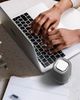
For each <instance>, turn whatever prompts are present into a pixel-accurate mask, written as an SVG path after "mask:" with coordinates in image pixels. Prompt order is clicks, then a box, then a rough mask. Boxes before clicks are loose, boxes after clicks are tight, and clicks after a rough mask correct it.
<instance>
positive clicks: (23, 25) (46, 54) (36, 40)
mask: <svg viewBox="0 0 80 100" xmlns="http://www.w3.org/2000/svg"><path fill="white" fill-rule="evenodd" d="M13 20H14V22H15V23H16V24H17V25H18V26H19V28H20V29H21V30H22V31H23V32H24V33H25V34H26V36H27V37H28V38H29V39H30V41H31V42H32V43H33V44H34V48H35V51H36V54H37V58H38V60H39V61H40V62H41V64H42V65H43V66H44V67H47V66H49V65H50V64H52V63H53V62H54V61H55V60H56V59H58V58H60V57H64V56H65V54H64V53H63V52H62V51H59V52H57V53H55V54H53V53H52V50H51V49H47V48H46V46H45V44H44V43H43V41H42V37H41V35H39V34H38V35H37V34H33V33H32V30H31V23H32V22H33V19H32V18H31V17H30V15H29V14H28V13H24V14H22V15H20V16H18V17H16V18H14V19H13Z"/></svg>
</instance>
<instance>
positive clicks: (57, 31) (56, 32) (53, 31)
mask: <svg viewBox="0 0 80 100" xmlns="http://www.w3.org/2000/svg"><path fill="white" fill-rule="evenodd" d="M58 33H59V29H55V28H53V30H52V31H51V32H48V35H55V34H58Z"/></svg>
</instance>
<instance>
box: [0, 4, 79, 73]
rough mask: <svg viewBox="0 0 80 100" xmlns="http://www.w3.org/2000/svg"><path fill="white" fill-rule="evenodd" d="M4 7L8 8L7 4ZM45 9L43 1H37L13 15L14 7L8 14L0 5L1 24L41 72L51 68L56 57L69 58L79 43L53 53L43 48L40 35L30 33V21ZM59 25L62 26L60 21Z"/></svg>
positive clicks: (77, 51)
mask: <svg viewBox="0 0 80 100" xmlns="http://www.w3.org/2000/svg"><path fill="white" fill-rule="evenodd" d="M12 6H14V5H12ZM6 7H7V8H8V6H6ZM47 9H48V7H47V6H46V5H45V4H44V3H39V4H37V5H35V6H33V7H31V8H29V9H26V10H23V11H20V10H19V12H20V13H18V14H15V15H14V12H16V11H15V9H14V10H13V11H11V10H10V12H9V13H11V16H9V13H8V12H7V11H6V9H5V7H4V6H1V7H0V19H1V23H2V25H3V26H4V27H5V28H6V30H7V31H9V32H8V33H9V34H10V35H11V37H12V38H13V39H14V40H15V41H16V43H17V44H18V45H19V46H20V47H21V48H22V50H23V51H24V52H25V54H26V55H27V56H28V57H29V58H30V60H31V61H32V62H33V64H34V65H35V66H36V67H37V68H38V69H40V71H41V72H46V71H48V70H50V69H52V67H53V63H54V62H55V61H56V60H57V59H58V58H60V57H65V58H66V59H69V58H71V57H73V56H74V55H76V54H78V53H79V52H80V44H77V45H74V46H72V47H70V48H67V49H65V50H62V51H59V52H57V53H55V54H53V53H51V50H50V49H47V50H46V49H45V44H44V43H43V41H42V37H41V36H40V35H36V34H32V30H31V23H32V22H33V19H34V18H35V17H36V16H37V15H38V14H39V13H41V12H43V11H45V10H47ZM59 26H60V27H64V25H62V24H61V23H60V25H59Z"/></svg>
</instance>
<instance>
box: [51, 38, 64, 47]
mask: <svg viewBox="0 0 80 100" xmlns="http://www.w3.org/2000/svg"><path fill="white" fill-rule="evenodd" d="M60 44H63V41H62V40H61V39H57V40H52V45H53V46H54V45H60Z"/></svg>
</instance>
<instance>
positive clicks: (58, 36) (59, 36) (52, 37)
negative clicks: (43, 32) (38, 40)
mask: <svg viewBox="0 0 80 100" xmlns="http://www.w3.org/2000/svg"><path fill="white" fill-rule="evenodd" d="M48 39H49V40H50V41H52V40H56V39H61V35H60V34H54V35H49V36H48Z"/></svg>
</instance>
